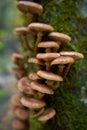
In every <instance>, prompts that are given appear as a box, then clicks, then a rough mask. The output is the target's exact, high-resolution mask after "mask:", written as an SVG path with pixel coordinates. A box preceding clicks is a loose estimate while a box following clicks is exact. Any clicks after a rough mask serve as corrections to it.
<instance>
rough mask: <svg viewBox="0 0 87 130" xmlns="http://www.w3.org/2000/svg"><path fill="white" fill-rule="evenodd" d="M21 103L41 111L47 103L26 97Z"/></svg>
mask: <svg viewBox="0 0 87 130" xmlns="http://www.w3.org/2000/svg"><path fill="white" fill-rule="evenodd" d="M21 103H22V104H23V105H24V106H26V107H28V108H30V109H39V108H42V107H44V106H45V105H46V104H45V102H43V101H41V100H38V99H33V98H29V97H26V96H24V97H22V98H21Z"/></svg>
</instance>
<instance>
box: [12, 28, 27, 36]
mask: <svg viewBox="0 0 87 130" xmlns="http://www.w3.org/2000/svg"><path fill="white" fill-rule="evenodd" d="M14 31H15V32H16V33H17V34H19V35H22V34H24V35H26V34H28V29H27V27H17V28H15V30H14Z"/></svg>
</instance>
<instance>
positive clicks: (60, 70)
mask: <svg viewBox="0 0 87 130" xmlns="http://www.w3.org/2000/svg"><path fill="white" fill-rule="evenodd" d="M73 62H74V59H73V58H72V57H69V56H66V57H65V56H60V57H58V58H56V59H54V60H53V61H52V62H51V66H53V65H58V74H59V75H62V76H63V70H64V67H65V66H64V65H66V64H72V63H73Z"/></svg>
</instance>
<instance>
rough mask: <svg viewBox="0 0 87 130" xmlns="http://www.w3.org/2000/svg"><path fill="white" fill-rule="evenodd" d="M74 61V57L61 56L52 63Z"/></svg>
mask: <svg viewBox="0 0 87 130" xmlns="http://www.w3.org/2000/svg"><path fill="white" fill-rule="evenodd" d="M73 62H74V59H73V58H72V57H69V56H67V57H65V56H60V57H58V58H56V59H54V60H53V61H52V62H51V65H56V64H68V63H73Z"/></svg>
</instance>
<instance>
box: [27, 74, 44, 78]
mask: <svg viewBox="0 0 87 130" xmlns="http://www.w3.org/2000/svg"><path fill="white" fill-rule="evenodd" d="M28 77H29V79H30V80H41V79H42V78H41V77H39V76H38V75H37V74H36V73H31V74H29V76H28Z"/></svg>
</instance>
